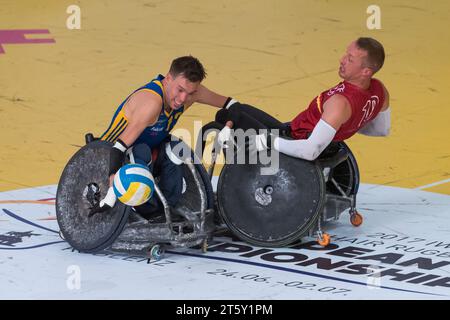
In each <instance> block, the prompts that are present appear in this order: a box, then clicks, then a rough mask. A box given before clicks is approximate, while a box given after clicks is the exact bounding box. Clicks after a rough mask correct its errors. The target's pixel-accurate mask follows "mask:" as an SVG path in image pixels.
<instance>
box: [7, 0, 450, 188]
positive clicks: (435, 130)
mask: <svg viewBox="0 0 450 320" xmlns="http://www.w3.org/2000/svg"><path fill="white" fill-rule="evenodd" d="M71 4H75V5H78V6H79V7H80V9H81V29H80V30H69V29H68V28H67V27H66V20H67V18H68V17H69V14H68V13H66V9H67V7H68V6H69V5H71ZM371 4H376V5H378V6H379V7H380V8H381V29H380V30H368V28H367V26H366V20H367V18H368V17H369V14H368V13H367V12H366V10H367V7H368V6H369V5H371ZM449 16H450V2H448V1H406V0H405V1H399V0H396V1H377V2H376V3H373V2H372V1H369V2H367V1H356V0H353V1H333V0H328V1H325V0H321V1H313V0H309V1H306V0H305V1H299V0H295V1H294V0H254V1H243V0H229V1H225V0H221V1H207V0H191V1H181V0H180V1H167V0H166V1H152V0H144V1H141V0H138V1H125V0H109V1H105V0H104V1H99V0H96V1H59V0H52V1H39V2H38V1H0V30H9V29H48V30H49V31H50V34H49V35H40V36H38V35H34V36H29V38H49V37H50V38H53V39H55V41H56V42H55V43H53V44H4V45H2V46H3V48H4V50H5V53H4V54H0V128H1V129H0V130H1V137H0V191H3V190H10V189H18V188H24V187H31V186H39V185H47V184H56V183H57V182H58V179H59V176H60V174H61V172H62V169H63V168H64V165H65V164H66V162H67V161H68V159H69V158H70V156H71V155H72V154H73V153H74V152H75V151H76V150H77V148H78V147H79V146H80V145H82V144H83V143H84V141H83V139H84V133H86V132H89V131H91V132H93V133H95V134H96V135H99V134H101V133H102V132H103V131H104V130H105V128H106V127H107V125H108V124H109V121H110V119H111V116H112V114H113V112H114V111H115V109H116V107H117V106H118V104H119V103H120V102H121V101H122V100H123V99H124V98H125V97H126V96H127V95H128V94H129V93H130V92H132V91H133V90H134V89H136V88H137V87H139V86H141V85H142V84H144V83H146V82H148V81H149V80H151V79H152V78H153V77H154V76H155V75H156V74H158V73H163V74H165V73H166V72H167V69H168V67H169V65H170V62H171V60H172V59H173V58H175V57H177V56H181V55H186V54H192V55H194V56H196V57H198V58H199V59H200V60H201V61H202V62H203V64H204V65H205V67H206V69H207V72H208V77H207V79H206V80H205V82H204V84H205V85H206V86H208V87H209V88H211V89H213V90H216V91H218V92H220V93H222V94H224V95H230V96H233V97H235V98H237V99H239V100H240V101H242V102H246V103H249V104H254V105H257V106H259V107H260V108H262V109H264V110H265V111H267V112H269V113H271V114H273V115H274V116H276V117H277V118H279V119H280V120H285V121H288V120H291V119H292V118H293V117H294V116H295V115H296V114H298V113H299V112H300V111H301V110H303V109H304V108H305V107H306V106H307V105H308V104H309V102H310V100H311V99H312V98H313V97H314V96H315V95H316V94H317V93H319V92H321V91H323V90H325V89H328V88H329V87H331V86H333V85H335V84H337V83H338V82H339V78H338V75H337V70H338V67H339V58H340V57H341V56H342V54H343V53H344V51H345V48H346V46H347V45H348V43H349V42H351V41H352V40H354V39H356V38H357V37H359V36H371V37H374V38H376V39H378V40H380V41H381V42H382V43H383V45H384V46H385V50H386V53H387V58H386V62H385V66H384V68H383V69H382V70H381V71H380V72H379V74H377V77H378V78H379V79H381V80H382V81H383V82H384V83H385V85H386V86H387V88H388V90H389V91H390V95H391V106H392V116H393V121H392V131H391V136H389V137H388V138H370V137H365V136H359V135H357V136H355V137H353V138H351V139H350V140H349V141H348V143H349V145H350V146H351V148H352V150H353V152H354V153H355V155H356V157H357V159H358V164H359V166H360V170H361V176H362V182H364V183H375V184H382V185H391V186H400V187H407V188H418V187H421V186H424V185H428V184H431V183H434V182H437V181H438V182H439V181H441V182H445V181H446V180H448V179H449V178H450V177H449V174H450V148H449V142H448V140H449V136H450V135H449V133H450V124H449V120H450V106H449V105H450V98H449V94H448V93H449V92H450V90H449V89H450V62H449V61H450V60H449V57H450V31H449V29H450V28H449V22H448V17H449ZM215 111H216V109H214V108H212V107H208V106H203V105H194V106H193V107H192V108H191V109H190V110H189V111H188V112H187V113H186V114H185V115H184V116H182V118H181V121H180V122H179V124H178V125H177V128H180V127H185V128H192V121H193V120H202V121H204V122H205V123H206V122H207V121H209V120H211V119H212V118H213V116H214V113H215ZM425 190H427V191H433V192H440V193H445V194H450V182H446V183H441V184H439V185H437V186H434V187H429V188H426V189H425Z"/></svg>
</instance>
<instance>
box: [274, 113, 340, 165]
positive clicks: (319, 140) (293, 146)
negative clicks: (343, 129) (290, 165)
mask: <svg viewBox="0 0 450 320" xmlns="http://www.w3.org/2000/svg"><path fill="white" fill-rule="evenodd" d="M335 134H336V130H335V129H334V128H333V127H332V126H330V125H329V124H328V123H326V122H325V121H324V120H322V119H320V120H319V122H318V123H317V124H316V126H315V127H314V130H313V131H312V133H311V135H310V136H309V138H308V139H305V140H288V139H284V138H279V137H277V138H275V141H274V149H275V150H277V151H279V152H282V153H284V154H287V155H289V156H292V157H296V158H301V159H305V160H310V161H312V160H315V159H316V158H317V157H318V156H319V155H320V154H321V153H322V151H323V150H325V148H326V147H327V146H328V145H329V144H330V142H331V141H333V138H334V136H335Z"/></svg>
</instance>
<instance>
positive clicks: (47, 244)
mask: <svg viewBox="0 0 450 320" xmlns="http://www.w3.org/2000/svg"><path fill="white" fill-rule="evenodd" d="M62 242H65V241H63V240H61V241H54V242H48V243H43V244H37V245H35V246H31V247H20V248H1V247H0V250H25V249H35V248H40V247H45V246H49V245H51V244H56V243H62Z"/></svg>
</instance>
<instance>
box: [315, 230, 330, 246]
mask: <svg viewBox="0 0 450 320" xmlns="http://www.w3.org/2000/svg"><path fill="white" fill-rule="evenodd" d="M317 243H318V244H320V245H321V246H322V247H326V246H327V245H329V244H330V243H331V237H330V235H329V234H328V233H323V234H322V235H319V236H318V238H317Z"/></svg>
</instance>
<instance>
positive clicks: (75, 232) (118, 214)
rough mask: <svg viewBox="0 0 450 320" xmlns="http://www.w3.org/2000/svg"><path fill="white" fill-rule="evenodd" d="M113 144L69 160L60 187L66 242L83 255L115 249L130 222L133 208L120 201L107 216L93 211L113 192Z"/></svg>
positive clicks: (90, 146) (58, 210)
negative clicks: (111, 151) (130, 213)
mask: <svg viewBox="0 0 450 320" xmlns="http://www.w3.org/2000/svg"><path fill="white" fill-rule="evenodd" d="M110 149H111V144H110V143H108V142H104V141H94V142H91V143H89V144H87V145H85V146H84V147H82V148H81V149H80V150H78V152H76V153H75V155H74V156H73V157H72V158H71V159H70V160H69V162H68V163H67V165H66V167H65V168H64V171H63V173H62V175H61V178H60V180H59V183H58V189H57V192H56V218H57V221H58V225H59V228H60V232H61V235H62V238H64V239H65V240H66V241H67V242H68V243H69V244H70V245H71V246H72V247H73V248H74V249H76V250H78V251H80V252H96V251H100V250H102V249H105V248H106V247H108V246H109V245H111V244H112V243H113V242H114V240H115V239H116V238H117V236H118V235H119V234H120V233H121V232H122V230H123V228H124V226H125V223H126V222H127V220H128V215H129V211H130V209H131V208H130V207H128V206H125V205H124V204H122V203H121V202H119V201H117V202H116V205H115V206H114V207H113V208H112V209H110V210H108V211H105V212H101V213H97V214H94V215H90V214H89V213H90V208H91V207H92V206H93V205H94V204H95V202H98V201H99V199H101V198H103V197H104V196H105V195H106V192H107V191H108V188H109V175H108V168H109V154H110Z"/></svg>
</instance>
